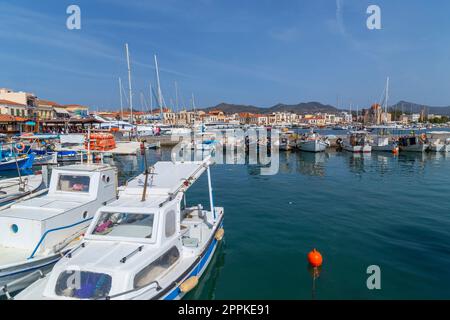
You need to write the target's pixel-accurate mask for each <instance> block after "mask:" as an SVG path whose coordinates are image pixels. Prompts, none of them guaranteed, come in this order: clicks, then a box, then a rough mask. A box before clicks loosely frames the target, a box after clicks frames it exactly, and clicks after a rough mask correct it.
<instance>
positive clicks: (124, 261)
mask: <svg viewBox="0 0 450 320" xmlns="http://www.w3.org/2000/svg"><path fill="white" fill-rule="evenodd" d="M143 249H144V246H140V247H139V248H137V249H136V250H134V251H133V252H131V253H129V254H128V255H126V256H125V257H123V258H122V259H120V263H126V262H127V260H128V259H130V258H131V257H133V256H134V255H136V254H137V253H139V252H142V250H143Z"/></svg>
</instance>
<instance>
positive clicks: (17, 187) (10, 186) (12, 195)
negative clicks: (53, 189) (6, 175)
mask: <svg viewBox="0 0 450 320" xmlns="http://www.w3.org/2000/svg"><path fill="white" fill-rule="evenodd" d="M42 184H43V179H42V174H37V175H28V176H20V177H16V178H11V179H4V180H1V181H0V206H3V205H5V204H7V203H9V202H11V201H15V200H18V199H20V198H23V197H25V196H28V195H30V194H32V193H34V192H36V191H37V190H38V189H39V187H41V186H42Z"/></svg>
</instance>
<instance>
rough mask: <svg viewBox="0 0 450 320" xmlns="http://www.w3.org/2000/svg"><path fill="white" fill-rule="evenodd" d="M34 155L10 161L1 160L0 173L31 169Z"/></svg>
mask: <svg viewBox="0 0 450 320" xmlns="http://www.w3.org/2000/svg"><path fill="white" fill-rule="evenodd" d="M33 162H34V154H29V155H27V156H26V157H19V156H18V157H17V159H16V158H12V159H11V158H10V159H3V160H2V161H1V162H0V171H8V170H17V168H19V169H20V170H24V169H31V168H32V167H33Z"/></svg>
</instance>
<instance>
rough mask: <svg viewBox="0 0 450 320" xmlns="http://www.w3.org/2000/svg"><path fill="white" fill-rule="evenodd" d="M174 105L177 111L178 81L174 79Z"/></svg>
mask: <svg viewBox="0 0 450 320" xmlns="http://www.w3.org/2000/svg"><path fill="white" fill-rule="evenodd" d="M175 107H176V111H179V107H178V83H177V82H176V81H175Z"/></svg>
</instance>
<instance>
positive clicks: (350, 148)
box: [344, 144, 372, 153]
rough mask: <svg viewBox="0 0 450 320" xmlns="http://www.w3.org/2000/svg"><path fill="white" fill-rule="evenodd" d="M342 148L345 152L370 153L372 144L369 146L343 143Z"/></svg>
mask: <svg viewBox="0 0 450 320" xmlns="http://www.w3.org/2000/svg"><path fill="white" fill-rule="evenodd" d="M344 150H345V151H347V152H352V153H371V152H372V146H369V145H365V146H351V145H347V144H344Z"/></svg>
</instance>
